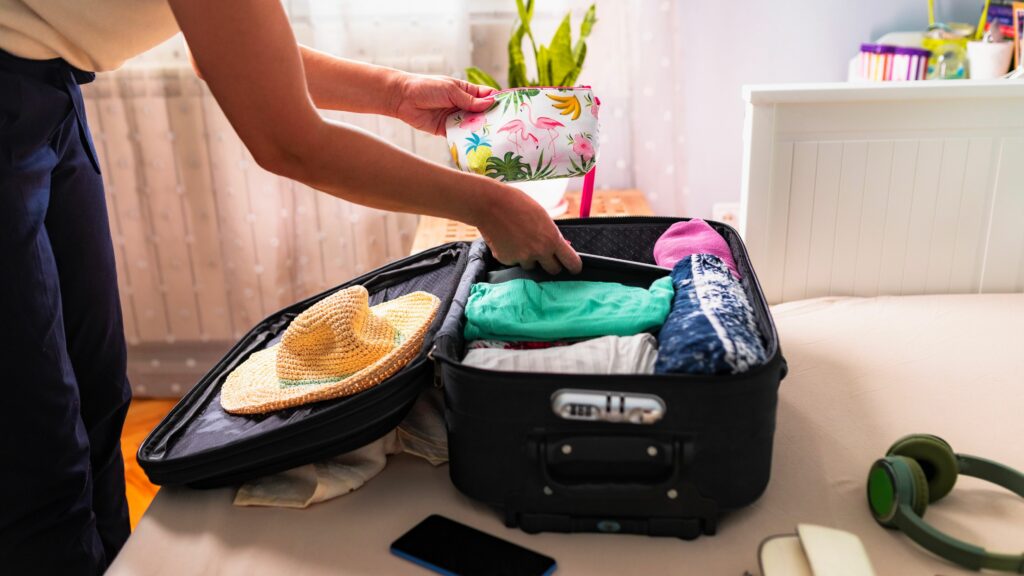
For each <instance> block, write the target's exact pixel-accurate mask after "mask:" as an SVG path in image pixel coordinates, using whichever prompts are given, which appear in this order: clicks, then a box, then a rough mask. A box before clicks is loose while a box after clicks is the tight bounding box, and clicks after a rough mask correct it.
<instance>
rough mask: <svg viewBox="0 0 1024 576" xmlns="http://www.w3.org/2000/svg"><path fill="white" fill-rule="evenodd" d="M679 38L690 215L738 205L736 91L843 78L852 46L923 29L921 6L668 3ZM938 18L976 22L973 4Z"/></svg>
mask: <svg viewBox="0 0 1024 576" xmlns="http://www.w3.org/2000/svg"><path fill="white" fill-rule="evenodd" d="M676 1H677V2H679V10H678V11H677V12H676V14H677V17H678V18H680V19H681V21H680V23H679V25H680V30H681V34H682V36H683V37H682V49H683V53H684V54H683V58H682V59H681V65H682V67H683V74H682V77H683V88H682V94H681V98H682V107H683V114H684V121H683V123H682V125H683V136H684V138H685V144H684V147H685V154H686V163H685V170H686V171H687V174H686V177H685V178H684V182H686V185H685V186H686V188H687V189H686V190H681V191H680V193H681V194H685V195H687V196H688V202H687V207H688V210H689V212H690V214H691V215H694V216H710V215H711V206H712V204H713V203H715V202H732V201H739V192H740V178H741V166H742V156H743V141H742V137H743V115H744V108H743V102H742V98H741V89H742V86H743V85H744V84H761V83H778V82H826V81H842V80H845V78H846V67H847V63H848V61H849V59H850V58H851V57H852V56H853V55H854V54H855V52H856V51H857V47H858V45H859V44H860V43H861V42H869V41H871V40H872V39H875V38H877V37H879V36H881V35H882V34H885V33H887V32H892V31H897V30H920V29H924V28H925V27H926V26H927V24H928V11H927V3H926V2H925V0H859V1H857V2H849V1H842V0H821V1H817V2H814V1H810V0H773V1H772V2H764V1H755V0H734V1H732V2H713V1H706V0H676ZM936 4H937V8H936V11H937V16H938V17H939V18H942V17H946V18H947V19H949V20H954V21H962V22H975V21H977V18H978V16H979V14H980V10H981V0H957V1H956V2H954V1H953V0H938V1H937V2H936Z"/></svg>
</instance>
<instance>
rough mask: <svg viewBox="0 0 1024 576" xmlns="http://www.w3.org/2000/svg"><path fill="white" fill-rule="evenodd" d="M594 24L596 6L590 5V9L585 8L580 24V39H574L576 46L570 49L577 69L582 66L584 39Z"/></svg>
mask: <svg viewBox="0 0 1024 576" xmlns="http://www.w3.org/2000/svg"><path fill="white" fill-rule="evenodd" d="M595 22H597V4H591V5H590V8H587V13H586V14H584V15H583V22H582V23H581V24H580V37H579V38H578V39H576V46H575V47H574V48H573V49H572V55H573V58H574V59H575V60H576V66H577V67H582V66H583V58H582V57H581V54H585V53H586V49H587V43H586V39H587V37H588V36H590V31H591V30H592V29H593V28H594V23H595Z"/></svg>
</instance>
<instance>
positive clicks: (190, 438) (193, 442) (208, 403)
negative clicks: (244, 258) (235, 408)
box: [146, 244, 468, 459]
mask: <svg viewBox="0 0 1024 576" xmlns="http://www.w3.org/2000/svg"><path fill="white" fill-rule="evenodd" d="M467 251H468V246H467V245H465V244H461V245H453V246H452V247H451V248H450V249H449V250H447V251H444V252H440V253H439V254H438V256H437V257H436V258H433V259H426V260H421V261H418V262H413V263H410V264H409V265H408V266H405V267H401V268H398V269H395V270H391V271H388V272H387V273H383V274H378V275H376V276H374V277H373V278H371V279H367V280H366V281H364V282H363V285H364V286H366V287H367V289H368V290H369V291H370V304H371V305H375V304H379V303H381V302H384V301H387V300H392V299H394V298H397V297H399V296H402V295H405V294H409V293H411V292H415V291H417V290H422V291H425V292H429V293H431V294H434V295H436V296H438V297H439V298H440V299H441V302H442V304H441V307H440V309H439V310H438V312H437V316H436V318H435V320H434V323H433V324H432V325H431V328H430V331H429V332H428V334H427V338H426V341H425V344H424V350H423V351H422V352H421V355H420V356H421V357H422V356H423V355H425V353H426V351H427V350H428V349H429V346H430V345H431V344H430V343H431V340H432V338H433V334H434V333H435V332H436V331H437V329H438V328H439V327H440V325H441V322H442V321H443V319H444V317H445V315H446V313H447V306H446V304H445V303H446V302H448V301H450V300H451V298H452V295H453V293H454V291H455V288H456V286H457V285H458V282H459V279H460V277H461V276H462V273H463V270H464V267H465V264H466V253H467ZM410 275H411V276H410ZM358 283H359V282H358V281H353V282H350V283H348V284H345V285H343V286H341V288H343V287H347V286H351V285H354V284H358ZM332 292H333V290H332ZM324 295H326V293H325V294H322V295H318V296H316V297H314V298H311V299H309V300H306V301H305V302H302V303H300V304H298V305H296V306H293V307H292V308H289V309H288V310H287V311H286V312H284V313H280V314H277V315H275V316H273V317H271V318H272V319H268V320H266V321H264V322H263V323H261V324H260V325H259V326H257V327H256V329H254V330H253V332H251V333H250V334H249V335H247V336H246V338H245V339H244V340H243V346H242V347H241V348H240V349H239V351H238V353H237V354H235V355H234V358H233V359H232V361H231V362H229V363H227V364H226V365H225V366H224V367H223V368H222V369H221V370H219V371H218V372H217V373H216V374H212V373H211V375H209V376H208V378H210V380H209V381H205V382H202V383H200V384H199V387H202V388H203V390H202V394H201V395H200V396H199V397H197V398H196V400H195V401H194V402H190V403H189V408H190V409H189V410H188V411H187V412H184V413H183V414H182V417H181V418H179V419H178V420H177V421H176V422H175V423H174V424H173V426H172V427H171V428H170V429H165V430H164V431H163V432H164V434H163V435H162V438H159V439H158V438H151V439H150V440H151V441H150V442H147V443H146V446H147V452H148V453H147V456H148V457H149V458H150V459H176V458H183V457H188V456H191V455H194V454H197V453H200V452H205V451H207V450H211V449H220V448H224V447H225V446H227V445H231V444H235V443H239V442H244V441H247V440H252V439H254V438H256V437H259V436H262V435H266V434H271V433H274V432H276V431H280V430H282V429H283V428H285V427H287V426H289V425H290V424H292V423H294V422H296V421H299V420H305V419H308V418H311V417H315V416H317V415H318V414H319V413H322V412H326V411H345V410H353V409H355V407H354V406H352V405H353V404H356V405H358V403H359V402H360V401H361V400H362V398H363V396H364V395H365V394H366V393H367V392H370V391H371V390H373V389H371V390H367V391H364V392H361V393H359V394H355V395H353V396H349V397H345V398H339V399H336V400H330V401H326V402H318V403H315V404H309V405H305V406H298V407H295V408H289V409H285V410H279V411H276V412H272V413H269V414H260V415H234V414H229V413H227V412H225V411H224V410H223V409H222V408H221V405H220V386H221V384H222V383H223V381H224V380H225V378H226V377H227V375H228V374H230V373H231V371H232V370H233V369H234V368H235V367H236V366H237V365H238V364H240V363H241V362H243V361H244V360H245V359H246V358H248V356H249V355H250V354H252V353H253V352H256V351H258V350H262V349H264V348H266V347H267V346H270V345H272V344H273V343H275V342H277V341H278V340H279V339H280V337H281V336H282V335H283V333H284V330H285V328H287V326H288V324H289V323H290V322H291V320H292V319H293V318H294V317H295V316H297V315H298V314H299V312H301V311H302V310H303V309H305V308H307V307H308V306H310V305H312V304H313V302H315V301H316V300H319V299H320V298H322V297H323V296H324ZM244 344H248V345H244ZM419 359H420V358H417V360H419ZM413 363H416V360H414V361H413V362H411V363H410V365H411V364H413ZM409 369H410V366H406V368H403V370H402V371H400V372H399V373H398V374H396V376H393V377H392V378H391V379H389V380H388V381H385V382H384V383H382V384H380V385H379V386H378V387H384V386H387V384H388V382H390V381H392V380H393V379H394V378H396V377H397V376H398V375H400V374H402V373H404V372H405V371H407V370H409ZM155 435H156V432H154V436H155Z"/></svg>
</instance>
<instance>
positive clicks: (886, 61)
mask: <svg viewBox="0 0 1024 576" xmlns="http://www.w3.org/2000/svg"><path fill="white" fill-rule="evenodd" d="M930 56H931V52H929V51H928V50H924V49H922V48H910V47H905V46H890V45H888V44H861V45H860V62H859V68H860V75H861V77H862V78H863V79H865V80H871V81H875V82H888V81H892V80H924V79H925V78H926V77H927V74H928V58H929V57H930Z"/></svg>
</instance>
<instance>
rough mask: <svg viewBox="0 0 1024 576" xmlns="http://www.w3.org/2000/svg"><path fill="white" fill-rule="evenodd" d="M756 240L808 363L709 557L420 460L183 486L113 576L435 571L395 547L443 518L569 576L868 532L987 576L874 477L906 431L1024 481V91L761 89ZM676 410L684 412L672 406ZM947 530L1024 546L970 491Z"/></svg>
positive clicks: (917, 566)
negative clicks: (502, 503)
mask: <svg viewBox="0 0 1024 576" xmlns="http://www.w3.org/2000/svg"><path fill="white" fill-rule="evenodd" d="M746 98H747V106H748V116H747V130H746V138H745V142H746V154H745V162H744V164H745V174H744V180H743V182H744V183H743V198H742V213H741V223H740V225H741V232H742V233H743V234H744V235H745V239H746V243H747V245H748V247H749V249H750V252H751V256H752V258H753V260H754V265H755V268H756V270H757V272H758V276H759V278H760V280H761V282H762V285H763V286H764V288H765V292H766V295H767V297H768V298H769V301H770V302H771V303H772V304H773V305H774V306H773V314H774V317H775V320H776V323H777V325H778V330H779V336H780V341H781V343H782V350H783V353H784V354H785V356H786V358H787V360H788V362H789V367H790V372H789V375H788V376H787V378H786V379H785V380H784V381H783V382H782V385H781V387H780V391H779V406H778V414H777V429H776V436H775V451H774V456H773V462H772V478H771V481H770V483H769V485H768V488H767V490H766V491H765V493H764V495H763V496H762V497H761V498H760V499H759V500H758V501H757V502H755V503H754V504H753V505H752V506H750V507H748V508H745V509H742V510H737V511H734V512H732V513H730V514H729V515H727V516H726V517H725V518H723V520H722V522H721V523H720V526H719V532H718V534H717V535H715V536H713V537H702V538H700V539H698V540H695V541H689V542H687V541H681V540H676V539H665V538H647V537H639V536H617V535H601V534H573V535H564V534H541V535H529V534H525V533H523V532H520V531H518V530H513V529H507V528H505V527H504V526H503V524H502V521H501V518H500V517H499V516H498V514H497V513H495V512H493V511H492V510H490V509H488V508H486V507H484V506H482V505H480V504H477V503H475V502H473V501H471V500H469V499H467V498H466V497H463V496H462V495H460V494H459V493H458V492H457V491H456V490H455V488H454V487H453V486H452V485H451V483H450V482H449V481H448V477H447V469H446V467H443V466H442V467H439V468H432V467H431V466H430V465H429V464H426V463H424V462H421V461H418V460H413V459H410V458H408V457H405V456H398V457H394V458H392V459H391V460H390V462H389V464H388V467H387V468H386V469H385V471H384V472H383V473H382V474H381V475H380V476H378V477H377V478H375V479H373V480H372V481H371V482H369V483H368V484H367V485H366V486H364V487H363V488H361V489H360V490H358V491H356V492H355V493H352V494H349V495H347V496H344V497H342V498H338V499H336V500H333V501H330V502H326V503H323V504H319V505H315V506H314V507H312V508H310V509H308V510H302V511H296V510H283V509H253V508H236V507H233V506H232V504H231V501H232V497H233V490H228V489H218V490H210V491H193V490H189V489H182V488H171V489H163V490H161V491H160V493H159V494H157V497H156V499H155V500H154V502H153V504H152V506H151V508H150V509H149V510H148V511H147V513H146V515H145V516H144V517H143V519H142V521H141V522H140V524H139V526H138V528H137V529H136V531H135V533H134V534H133V536H132V537H131V539H129V541H128V543H127V545H126V546H125V548H124V550H123V551H122V552H121V555H120V556H118V558H117V560H116V561H115V563H114V565H113V566H112V567H111V570H110V572H109V573H110V574H113V575H135V574H168V575H170V574H174V575H177V574H198V573H216V574H245V575H250V574H289V575H296V576H297V575H300V574H311V575H313V574H420V573H425V572H424V571H423V570H422V569H421V568H418V567H416V566H413V565H412V564H409V563H407V562H406V561H404V560H401V559H399V558H396V557H392V556H390V555H389V553H388V545H389V544H390V542H391V541H393V540H394V539H395V538H397V537H398V536H399V535H400V534H402V533H403V532H404V531H405V530H407V529H408V528H410V527H412V526H413V525H414V524H415V523H417V522H418V521H420V520H421V519H423V518H424V517H426V516H427V515H429V514H432V513H440V514H443V515H446V516H449V517H452V518H454V519H457V520H460V521H462V522H465V523H467V524H470V525H472V526H475V527H477V528H480V529H482V530H484V531H487V532H490V533H492V534H496V535H498V536H500V537H502V538H506V539H508V540H511V541H514V542H517V543H519V544H522V545H524V546H527V547H529V548H532V549H535V550H538V551H540V552H543V553H545V554H548V555H550V556H552V557H554V558H555V559H556V560H557V561H558V564H559V571H558V573H559V574H570V575H571V574H713V575H719V574H722V575H735V576H740V575H742V574H747V573H749V574H752V575H754V574H758V573H759V570H758V567H757V558H756V555H757V548H758V544H759V543H760V542H761V541H762V540H763V539H765V538H767V537H769V536H772V535H775V534H781V533H790V532H793V531H794V529H795V527H796V525H797V524H798V523H817V524H823V525H826V526H832V527H836V528H840V529H844V530H849V531H851V532H853V533H855V534H857V535H858V536H859V537H860V538H861V539H862V540H863V542H864V544H865V547H866V549H867V552H868V554H869V555H870V557H871V559H872V562H873V564H874V566H875V570H876V572H877V573H878V574H879V575H888V574H899V575H904V574H908V575H909V574H943V575H951V574H969V573H970V572H967V571H964V570H961V569H959V568H958V567H956V566H954V565H952V564H950V563H948V562H946V561H944V560H941V559H939V558H936V557H934V556H932V555H930V554H928V553H927V552H925V551H924V550H923V549H921V548H919V547H918V546H916V545H914V544H913V543H912V542H910V541H909V540H908V539H907V538H906V536H904V535H902V534H900V533H898V532H893V531H888V530H885V529H883V528H881V527H879V526H878V525H877V524H876V523H875V522H874V520H873V519H872V517H871V515H870V514H869V511H868V506H867V503H866V498H865V479H866V475H867V472H868V469H869V468H870V466H871V464H872V462H873V461H874V460H875V459H877V458H879V457H882V456H884V454H885V451H886V449H887V448H888V446H889V445H890V444H891V443H892V442H893V441H894V440H896V439H897V438H898V437H900V436H902V435H904V434H909V433H916V432H927V433H932V434H936V435H939V436H942V437H944V438H945V439H946V440H947V441H949V442H950V443H951V445H952V446H953V447H954V449H955V450H957V451H960V452H964V453H968V454H975V455H981V456H985V457H987V458H991V459H995V460H998V461H1002V462H1005V463H1007V464H1009V465H1012V466H1015V467H1017V468H1024V418H1022V417H1021V416H1020V414H1021V413H1022V411H1024V294H1022V293H1021V292H1022V291H1024V226H1022V225H1021V223H1022V222H1024V161H1021V158H1024V84H1013V83H1001V84H996V83H973V82H964V83H958V84H955V85H954V84H948V85H947V84H941V85H916V86H891V87H877V86H849V85H835V86H810V87H807V86H804V87H793V86H790V87H760V88H758V87H754V88H751V89H749V90H748V91H747V93H746ZM670 409H671V407H670ZM927 517H928V520H929V521H930V522H932V523H933V524H934V525H935V526H936V527H938V528H939V529H940V530H945V531H948V532H949V533H950V534H952V535H954V536H957V537H959V538H962V539H965V540H968V541H971V542H973V543H975V544H978V545H981V546H984V547H986V548H989V549H992V550H997V551H1005V552H1017V551H1019V550H1020V549H1021V543H1022V542H1024V530H1022V526H1024V500H1021V499H1020V498H1017V497H1016V496H1013V495H1012V494H1011V493H1009V492H1008V491H1005V490H1002V489H1000V488H997V487H993V486H990V485H987V484H985V483H982V482H980V481H975V480H973V479H969V478H968V479H962V480H961V481H960V482H959V483H958V485H957V488H956V489H955V490H954V491H953V493H952V494H950V495H949V496H947V497H946V498H945V499H944V500H943V501H941V502H939V503H937V504H935V505H932V506H931V507H930V508H929V509H928V516H927Z"/></svg>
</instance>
